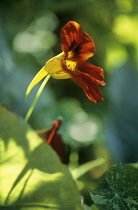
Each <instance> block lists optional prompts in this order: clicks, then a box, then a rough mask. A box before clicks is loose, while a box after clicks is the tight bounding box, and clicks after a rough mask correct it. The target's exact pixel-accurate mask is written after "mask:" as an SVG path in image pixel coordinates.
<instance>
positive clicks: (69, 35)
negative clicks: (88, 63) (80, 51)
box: [60, 21, 83, 54]
mask: <svg viewBox="0 0 138 210" xmlns="http://www.w3.org/2000/svg"><path fill="white" fill-rule="evenodd" d="M82 34H83V32H82V28H81V26H80V25H79V24H78V23H76V22H74V21H69V22H68V23H67V24H66V25H65V26H63V27H62V28H61V31H60V36H61V49H62V51H64V52H65V53H66V54H67V53H68V52H69V51H73V50H74V48H76V47H77V46H78V45H79V44H80V42H81V41H82Z"/></svg>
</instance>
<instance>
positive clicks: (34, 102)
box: [25, 74, 50, 122]
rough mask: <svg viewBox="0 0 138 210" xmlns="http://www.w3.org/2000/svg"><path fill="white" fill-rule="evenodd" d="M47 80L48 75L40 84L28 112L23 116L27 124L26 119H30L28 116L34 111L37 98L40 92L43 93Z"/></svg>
mask: <svg viewBox="0 0 138 210" xmlns="http://www.w3.org/2000/svg"><path fill="white" fill-rule="evenodd" d="M49 78H50V74H48V75H47V76H46V78H45V79H44V81H43V82H42V84H41V86H40V88H39V90H38V91H37V94H36V96H35V99H34V101H33V103H32V105H31V106H30V108H29V110H28V112H27V114H26V116H25V122H27V121H28V119H29V118H30V116H31V114H32V112H33V110H34V107H35V105H36V103H37V101H38V99H39V97H40V95H41V93H42V91H43V89H44V87H45V85H46V83H47V82H48V80H49Z"/></svg>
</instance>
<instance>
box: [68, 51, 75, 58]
mask: <svg viewBox="0 0 138 210" xmlns="http://www.w3.org/2000/svg"><path fill="white" fill-rule="evenodd" d="M73 56H74V53H73V52H72V51H69V52H68V56H67V58H68V59H71V58H73Z"/></svg>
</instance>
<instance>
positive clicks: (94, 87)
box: [62, 62, 103, 103]
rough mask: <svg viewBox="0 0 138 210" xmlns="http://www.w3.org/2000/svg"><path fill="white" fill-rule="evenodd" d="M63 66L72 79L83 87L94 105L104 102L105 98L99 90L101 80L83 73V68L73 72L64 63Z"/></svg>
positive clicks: (79, 67)
mask: <svg viewBox="0 0 138 210" xmlns="http://www.w3.org/2000/svg"><path fill="white" fill-rule="evenodd" d="M62 65H63V68H64V70H65V71H66V72H67V73H69V74H70V75H71V77H72V79H73V80H74V81H75V82H76V83H77V84H78V85H80V86H82V87H83V89H84V91H85V93H86V95H87V97H88V98H89V99H90V100H91V101H93V102H94V103H97V102H99V101H102V100H103V97H102V95H101V93H100V90H99V88H98V83H100V80H97V79H95V78H94V77H92V76H91V75H89V74H87V73H85V72H82V71H81V68H82V67H81V66H78V67H77V69H76V70H75V71H71V70H70V69H68V68H67V67H66V65H65V63H64V62H62Z"/></svg>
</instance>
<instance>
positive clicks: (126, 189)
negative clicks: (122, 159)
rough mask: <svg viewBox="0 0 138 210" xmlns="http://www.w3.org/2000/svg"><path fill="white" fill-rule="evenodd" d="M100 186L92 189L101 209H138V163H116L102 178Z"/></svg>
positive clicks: (94, 199)
mask: <svg viewBox="0 0 138 210" xmlns="http://www.w3.org/2000/svg"><path fill="white" fill-rule="evenodd" d="M99 185H100V186H99V187H98V188H97V189H95V190H94V191H90V195H91V198H92V200H93V201H94V203H95V204H97V206H98V207H99V208H100V209H102V210H103V209H105V210H111V209H112V210H136V209H138V164H116V165H113V166H111V168H109V169H108V170H107V171H106V172H105V174H104V175H103V176H102V177H101V178H100V181H99Z"/></svg>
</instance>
